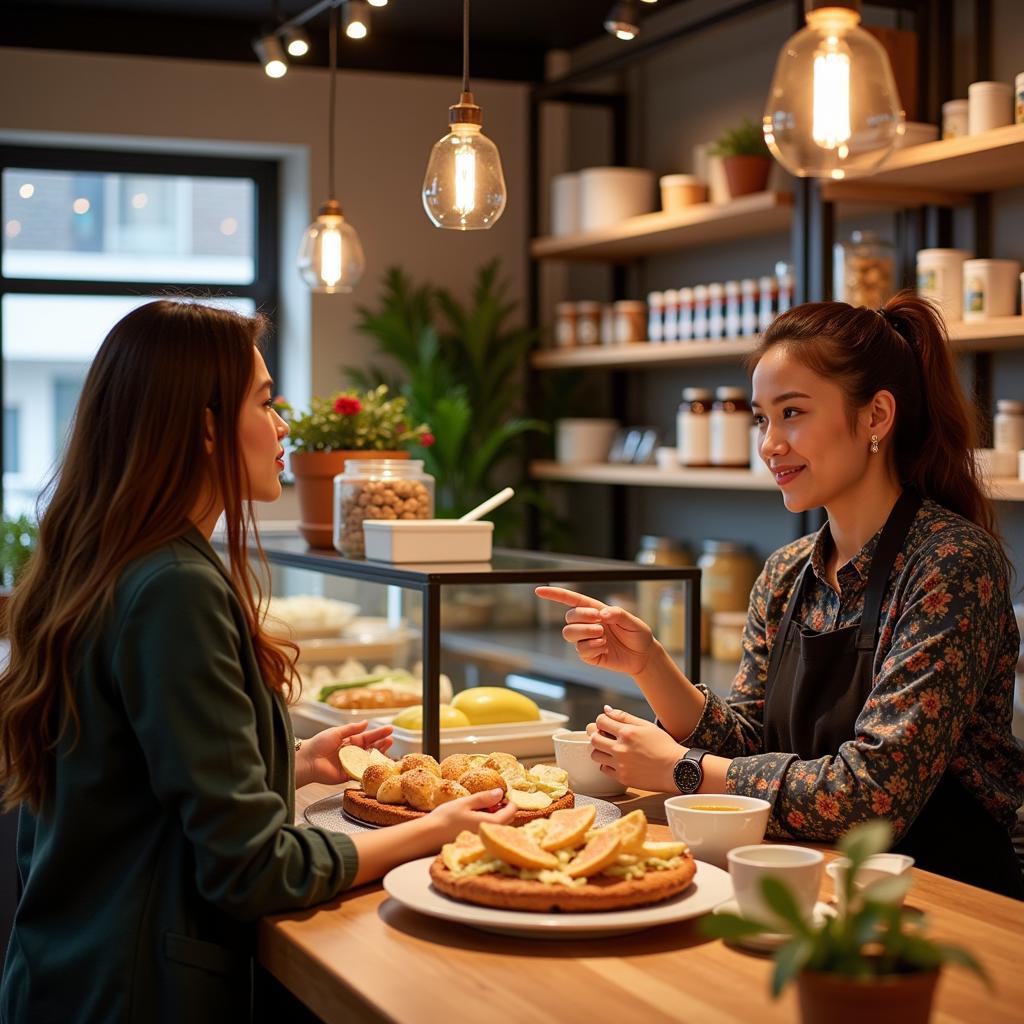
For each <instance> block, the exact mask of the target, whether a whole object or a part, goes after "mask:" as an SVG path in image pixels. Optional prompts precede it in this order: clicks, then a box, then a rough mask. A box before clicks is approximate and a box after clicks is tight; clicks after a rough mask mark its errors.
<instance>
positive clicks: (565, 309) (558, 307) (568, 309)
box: [555, 302, 576, 316]
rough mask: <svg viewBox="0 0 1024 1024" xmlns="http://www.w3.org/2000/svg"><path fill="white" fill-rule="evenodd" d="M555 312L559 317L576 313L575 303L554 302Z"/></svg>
mask: <svg viewBox="0 0 1024 1024" xmlns="http://www.w3.org/2000/svg"><path fill="white" fill-rule="evenodd" d="M555 312H556V313H557V314H558V315H559V316H565V314H566V313H575V312H576V303H575V302H556V303H555Z"/></svg>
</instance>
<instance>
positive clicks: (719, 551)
mask: <svg viewBox="0 0 1024 1024" xmlns="http://www.w3.org/2000/svg"><path fill="white" fill-rule="evenodd" d="M701 550H702V551H703V552H704V554H706V555H745V554H747V553H748V552H747V548H746V546H745V545H743V544H741V543H740V542H739V541H736V540H706V541H704V544H703V545H702V547H701Z"/></svg>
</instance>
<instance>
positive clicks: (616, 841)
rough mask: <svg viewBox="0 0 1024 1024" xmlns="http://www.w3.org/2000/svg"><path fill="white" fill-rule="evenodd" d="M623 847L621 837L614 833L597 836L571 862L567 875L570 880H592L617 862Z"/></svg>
mask: <svg viewBox="0 0 1024 1024" xmlns="http://www.w3.org/2000/svg"><path fill="white" fill-rule="evenodd" d="M621 845H622V840H621V837H620V836H618V835H615V834H614V833H609V832H604V833H602V834H601V835H598V836H595V837H594V838H593V839H591V840H590V842H589V843H587V845H586V846H584V847H583V849H582V850H580V852H579V853H577V854H576V856H575V857H573V859H572V860H571V861H569V863H568V865H567V866H566V868H565V873H566V874H567V875H568V876H569V877H570V878H590V877H591V876H592V875H596V874H598V873H599V872H600V871H602V870H603V869H604V868H606V867H608V865H609V864H613V863H614V862H615V858H616V857H618V855H619V850H620V849H621Z"/></svg>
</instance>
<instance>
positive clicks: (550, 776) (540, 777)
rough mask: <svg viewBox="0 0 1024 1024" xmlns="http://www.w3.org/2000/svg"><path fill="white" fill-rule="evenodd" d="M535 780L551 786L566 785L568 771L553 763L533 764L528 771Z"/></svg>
mask: <svg viewBox="0 0 1024 1024" xmlns="http://www.w3.org/2000/svg"><path fill="white" fill-rule="evenodd" d="M528 774H529V775H530V776H532V777H533V778H534V779H535V780H536V781H537V782H544V783H547V784H548V785H552V786H567V785H568V783H569V773H568V772H566V771H562V769H561V768H556V767H555V766H554V765H553V764H535V765H534V766H533V767H532V768H531V769H530V770H529V772H528Z"/></svg>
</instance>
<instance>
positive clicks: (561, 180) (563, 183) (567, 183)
mask: <svg viewBox="0 0 1024 1024" xmlns="http://www.w3.org/2000/svg"><path fill="white" fill-rule="evenodd" d="M579 230H580V175H579V171H569V172H567V173H565V174H556V175H555V176H554V177H553V178H552V179H551V234H553V235H573V234H575V233H576V232H577V231H579Z"/></svg>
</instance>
